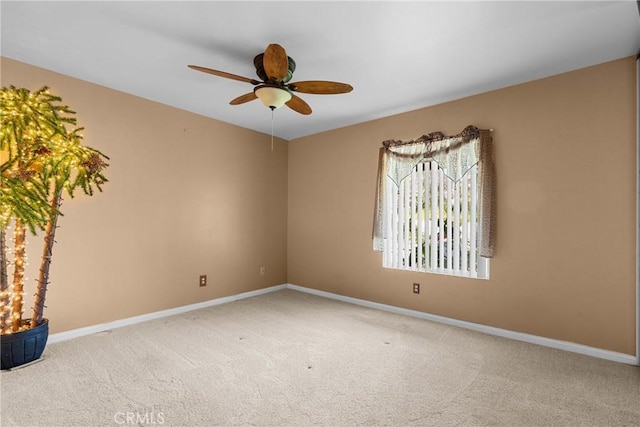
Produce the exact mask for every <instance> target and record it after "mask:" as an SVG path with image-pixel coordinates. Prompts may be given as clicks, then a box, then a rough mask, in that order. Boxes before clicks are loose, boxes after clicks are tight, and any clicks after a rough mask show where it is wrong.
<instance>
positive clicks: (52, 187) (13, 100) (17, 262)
mask: <svg viewBox="0 0 640 427" xmlns="http://www.w3.org/2000/svg"><path fill="white" fill-rule="evenodd" d="M74 114H75V112H74V111H72V110H70V109H69V107H67V106H65V105H63V104H61V99H60V98H59V97H58V96H55V95H52V94H51V93H50V92H49V89H48V88H47V87H43V88H42V89H40V90H38V91H35V92H31V91H29V90H27V89H24V88H16V87H14V86H10V87H3V88H2V89H1V92H0V156H1V157H0V159H1V161H2V162H1V166H0V173H1V177H2V181H1V184H0V252H1V253H0V257H1V258H0V333H1V334H2V335H3V336H6V334H16V333H19V332H21V331H24V330H29V329H31V328H35V327H36V326H38V325H40V324H41V323H42V322H43V311H44V307H45V305H44V303H45V297H46V292H47V286H48V284H49V268H50V265H51V256H52V252H53V245H54V241H55V240H54V238H55V232H56V228H57V220H58V216H59V215H61V212H60V205H61V201H62V196H63V195H64V194H65V193H66V194H67V195H69V196H70V197H73V196H74V191H75V190H76V189H78V188H80V189H81V190H82V191H83V192H84V193H85V194H87V195H93V193H94V191H95V189H98V190H100V191H102V188H101V185H102V184H104V183H105V182H106V181H107V180H106V178H105V176H104V174H103V172H104V169H105V168H106V167H107V163H106V162H105V160H107V159H108V158H107V157H106V156H105V155H104V154H102V153H101V152H100V151H98V150H95V149H93V148H90V147H87V146H83V145H82V144H81V143H82V134H81V131H82V128H77V127H76V119H75V117H74ZM11 227H12V228H13V245H12V247H9V245H8V240H9V239H8V236H7V234H8V232H9V229H10V228H11ZM27 230H29V231H30V232H31V233H32V234H33V235H34V236H35V235H37V234H38V233H39V232H43V239H44V241H43V251H42V257H41V260H40V270H39V276H38V279H37V284H36V289H35V297H34V306H33V314H32V316H31V317H30V318H28V319H24V318H23V294H24V291H25V283H24V281H25V263H26V261H25V260H26V242H27ZM11 267H13V272H12V273H11V272H10V269H11ZM10 274H12V280H11V284H10V283H9V276H10ZM3 357H4V354H3ZM38 357H39V356H38ZM3 369H4V368H3Z"/></svg>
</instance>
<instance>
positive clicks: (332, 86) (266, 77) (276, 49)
mask: <svg viewBox="0 0 640 427" xmlns="http://www.w3.org/2000/svg"><path fill="white" fill-rule="evenodd" d="M253 65H254V66H255V67H256V74H257V75H258V77H259V78H260V80H256V79H250V78H248V77H242V76H238V75H235V74H231V73H227V72H224V71H218V70H213V69H211V68H206V67H200V66H197V65H189V68H191V69H194V70H197V71H202V72H204V73H209V74H213V75H214V76H218V77H225V78H227V79H232V80H238V81H241V82H246V83H251V84H252V85H254V86H255V88H254V89H253V92H249V93H246V94H244V95H240V96H239V97H237V98H235V99H233V100H231V102H230V103H229V104H231V105H238V104H244V103H245V102H249V101H253V100H254V99H258V98H260V100H261V101H262V103H263V104H264V105H265V106H267V107H269V108H271V110H275V109H276V108H280V107H282V106H283V105H286V106H287V107H289V108H291V109H292V110H294V111H296V112H298V113H300V114H305V115H306V114H311V107H309V104H307V103H306V102H305V101H303V100H302V99H301V98H300V97H298V96H296V95H295V94H294V93H293V92H299V93H312V94H317V95H331V94H339V93H347V92H351V91H352V90H353V87H351V85H348V84H346V83H338V82H329V81H324V80H308V81H302V82H295V83H289V81H290V80H291V78H292V77H293V72H294V71H295V69H296V63H295V61H294V60H293V58H291V57H290V56H287V52H286V51H285V50H284V48H283V47H282V46H280V45H278V44H270V45H269V46H267V49H266V50H265V51H264V53H260V54H258V55H256V57H255V58H253Z"/></svg>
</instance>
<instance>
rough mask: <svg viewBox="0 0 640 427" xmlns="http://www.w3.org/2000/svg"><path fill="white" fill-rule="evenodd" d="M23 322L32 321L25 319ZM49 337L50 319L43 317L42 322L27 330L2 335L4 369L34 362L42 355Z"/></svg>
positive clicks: (0, 342)
mask: <svg viewBox="0 0 640 427" xmlns="http://www.w3.org/2000/svg"><path fill="white" fill-rule="evenodd" d="M22 322H23V324H24V323H26V322H31V321H30V320H23V321H22ZM47 338H49V320H48V319H43V321H42V324H40V325H38V326H36V327H35V328H32V329H27V330H26V331H20V332H16V333H15V334H6V335H2V336H0V344H1V347H2V355H1V362H2V369H3V370H4V369H11V368H15V367H17V366H20V365H24V364H25V363H29V362H33V361H34V360H37V359H39V358H40V356H42V352H43V351H44V347H45V346H46V345H47Z"/></svg>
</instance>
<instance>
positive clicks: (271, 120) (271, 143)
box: [271, 108, 275, 151]
mask: <svg viewBox="0 0 640 427" xmlns="http://www.w3.org/2000/svg"><path fill="white" fill-rule="evenodd" d="M273 110H275V108H271V151H273Z"/></svg>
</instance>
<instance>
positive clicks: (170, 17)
mask: <svg viewBox="0 0 640 427" xmlns="http://www.w3.org/2000/svg"><path fill="white" fill-rule="evenodd" d="M0 7H1V9H0V14H1V15H0V16H1V20H2V21H1V23H2V27H1V35H2V39H1V40H2V44H1V53H2V56H5V57H8V58H12V59H16V60H18V61H22V62H26V63H28V64H32V65H36V66H39V67H43V68H47V69H50V70H53V71H56V72H59V73H63V74H66V75H69V76H73V77H76V78H79V79H83V80H87V81H90V82H93V83H97V84H100V85H103V86H107V87H110V88H113V89H117V90H120V91H123V92H127V93H130V94H134V95H137V96H140V97H143V98H146V99H150V100H154V101H157V102H161V103H163V104H168V105H172V106H175V107H178V108H182V109H185V110H188V111H192V112H195V113H198V114H202V115H205V116H209V117H213V118H216V119H219V120H222V121H225V122H229V123H233V124H235V125H238V126H242V127H246V128H250V129H254V130H257V131H260V132H264V133H267V134H270V133H271V113H270V111H269V110H268V109H267V108H266V107H264V106H263V105H262V104H261V103H260V101H253V102H250V103H247V104H242V105H238V106H231V105H229V101H230V100H231V99H233V98H235V97H237V96H239V95H241V94H244V93H247V92H250V91H251V90H252V89H253V86H252V85H250V84H248V83H243V82H238V81H235V80H228V79H224V78H220V77H216V76H212V75H209V74H204V73H200V72H197V71H194V70H191V69H189V68H187V64H196V65H201V66H204V67H209V68H214V69H217V70H222V71H227V72H230V73H233V74H238V75H241V76H245V77H250V78H254V77H256V75H255V68H254V66H253V57H254V56H255V55H257V54H258V53H261V52H263V51H264V49H265V48H266V47H267V45H268V44H270V43H278V44H280V45H282V46H283V47H284V48H285V49H286V50H287V54H288V55H289V56H291V57H292V58H293V59H294V60H295V61H296V64H297V69H296V71H295V73H294V75H293V79H292V82H295V81H301V80H333V81H339V82H345V83H349V84H351V85H352V86H353V87H354V90H353V92H351V93H348V94H342V95H309V94H300V97H301V98H303V99H304V100H305V101H307V103H308V104H309V105H310V106H311V108H312V109H313V114H311V115H310V116H303V115H300V114H298V113H296V112H294V111H293V110H290V109H288V108H287V107H283V108H281V109H278V110H276V111H275V114H274V131H275V135H276V136H279V137H282V138H284V139H287V140H289V139H294V138H297V137H301V136H305V135H310V134H314V133H317V132H322V131H326V130H329V129H335V128H339V127H343V126H347V125H351V124H355V123H360V122H364V121H368V120H372V119H376V118H380V117H385V116H389V115H393V114H397V113H401V112H405V111H410V110H415V109H418V108H422V107H426V106H430V105H435V104H439V103H442V102H446V101H450V100H453V99H458V98H461V97H465V96H469V95H473V94H477V93H482V92H486V91H489V90H493V89H497V88H501V87H505V86H510V85H514V84H518V83H522V82H526V81H530V80H535V79H538V78H542V77H546V76H550V75H554V74H558V73H562V72H566V71H570V70H574V69H579V68H583V67H586V66H589V65H594V64H599V63H602V62H607V61H611V60H614V59H618V58H623V57H627V56H631V55H635V54H636V53H638V51H639V50H640V18H639V14H638V8H637V4H636V2H635V1H631V0H627V1H617V2H614V1H603V2H596V1H586V2H581V1H563V2H557V1H553V2H552V1H534V2H515V1H510V2H507V1H500V2H487V1H471V2H459V1H456V2H453V1H446V2H434V1H430V2H420V1H412V2H395V1H393V2H392V1H389V2H384V1H378V2H364V1H346V2H327V1H320V2H305V1H300V2H291V1H289V2H272V1H258V2H245V1H233V2H220V1H208V2H206V1H205V2H202V1H200V2H192V1H176V2H153V1H128V2H111V1H108V2H95V1H86V2H57V1H47V2H31V1H30V2H13V1H6V0H5V1H2V2H1V5H0ZM2 84H3V85H7V84H11V82H5V81H3V82H2ZM43 84H46V82H43ZM33 89H36V88H33Z"/></svg>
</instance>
